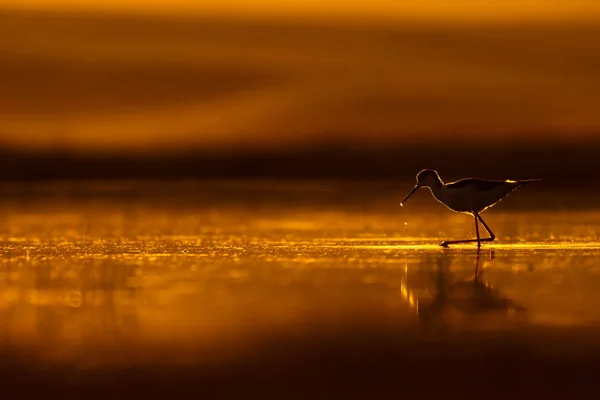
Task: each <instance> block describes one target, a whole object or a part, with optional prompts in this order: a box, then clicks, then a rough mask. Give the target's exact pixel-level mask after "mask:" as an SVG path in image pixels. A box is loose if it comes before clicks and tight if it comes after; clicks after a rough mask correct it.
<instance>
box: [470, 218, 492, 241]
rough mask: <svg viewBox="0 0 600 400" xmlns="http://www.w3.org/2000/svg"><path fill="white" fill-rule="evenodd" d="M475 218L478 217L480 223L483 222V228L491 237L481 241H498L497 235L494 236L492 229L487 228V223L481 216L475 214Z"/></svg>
mask: <svg viewBox="0 0 600 400" xmlns="http://www.w3.org/2000/svg"><path fill="white" fill-rule="evenodd" d="M475 216H476V217H477V219H478V220H479V222H481V224H482V225H483V227H484V228H485V230H486V231H487V233H488V235H490V237H489V238H487V239H481V240H482V241H486V242H491V241H493V240H494V239H496V235H494V232H492V230H491V229H490V227H489V226H487V224H486V223H485V221H484V220H483V218H481V215H479V214H477V213H475Z"/></svg>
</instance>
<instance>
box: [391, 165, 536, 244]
mask: <svg viewBox="0 0 600 400" xmlns="http://www.w3.org/2000/svg"><path fill="white" fill-rule="evenodd" d="M539 180H540V179H527V180H521V181H513V180H504V181H502V180H497V181H491V180H486V179H473V178H466V179H461V180H459V181H456V182H451V183H444V182H443V181H442V179H441V178H440V176H439V175H438V173H437V171H434V170H432V169H424V170H423V171H421V172H419V173H418V175H417V184H416V185H415V187H414V188H413V189H412V190H411V191H410V193H409V194H408V195H407V196H406V197H405V198H404V201H402V203H400V205H401V206H403V205H404V203H406V201H407V200H408V198H409V197H410V196H412V194H413V193H414V192H416V191H417V189H419V188H422V187H426V188H429V190H430V191H431V194H433V197H435V199H436V200H438V201H439V202H440V203H442V204H444V205H445V206H446V207H448V208H449V209H450V210H452V211H456V212H460V213H467V214H471V215H473V218H475V230H476V232H477V239H468V240H445V241H443V242H442V243H441V246H444V247H448V245H449V244H456V243H472V242H477V247H481V242H491V241H492V240H494V239H495V238H496V236H495V235H494V233H493V232H492V230H491V229H490V228H489V227H488V226H487V224H486V223H485V222H484V221H483V219H482V218H481V216H480V215H479V214H480V213H482V212H484V211H485V210H486V209H488V208H490V207H491V206H493V205H494V204H496V203H497V202H499V201H500V200H502V199H503V198H504V197H505V196H507V195H508V194H509V193H511V192H513V191H515V190H517V189H519V188H520V187H521V186H523V185H525V184H527V183H531V182H535V181H539ZM479 222H481V224H482V225H483V227H484V228H485V230H486V231H487V232H488V234H489V235H490V237H489V238H483V239H481V238H480V237H479Z"/></svg>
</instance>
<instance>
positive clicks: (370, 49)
mask: <svg viewBox="0 0 600 400" xmlns="http://www.w3.org/2000/svg"><path fill="white" fill-rule="evenodd" d="M72 3H76V4H77V5H78V6H80V7H83V8H85V7H86V5H87V6H88V7H99V8H104V9H105V10H108V9H112V10H126V9H129V10H133V9H137V10H138V11H140V12H141V11H143V10H146V11H148V10H159V9H162V10H167V9H168V10H171V11H177V10H179V11H182V10H184V9H185V8H186V7H190V9H194V10H196V11H198V12H199V14H208V13H210V12H212V13H216V12H217V11H219V12H220V13H221V14H227V15H233V11H231V10H233V9H234V8H235V10H237V11H236V12H237V13H238V15H240V13H241V12H242V10H250V11H248V12H247V15H250V16H258V15H264V14H265V12H266V10H270V11H271V12H272V13H285V12H287V15H288V16H290V15H296V16H298V15H305V16H307V15H313V16H314V15H319V14H320V15H321V16H324V15H325V14H327V15H329V17H331V16H334V15H337V16H343V15H345V16H349V15H354V17H356V18H358V17H359V16H364V15H365V14H367V13H366V12H365V10H366V8H365V7H368V10H370V15H371V16H374V15H378V16H379V17H380V18H384V17H389V16H394V18H400V17H401V16H402V17H403V18H406V17H407V16H411V18H417V17H419V18H421V19H427V18H429V19H431V20H435V19H439V18H441V17H442V16H444V17H447V18H448V19H449V20H451V21H452V20H453V18H454V22H455V23H454V24H450V25H447V26H446V27H445V28H443V29H442V28H439V27H437V26H436V25H431V24H428V25H419V24H413V25H410V26H408V25H402V24H395V25H394V24H392V25H386V26H383V25H382V26H368V27H364V26H363V27H359V26H354V25H352V24H349V25H348V26H347V27H343V26H339V25H338V26H337V27H336V28H332V27H328V26H327V24H324V25H323V24H321V25H319V26H317V25H314V26H313V25H310V24H303V23H302V22H294V23H284V24H279V25H274V24H269V23H266V22H264V21H262V22H252V23H250V22H247V21H246V22H242V21H237V22H233V21H231V20H226V19H219V18H214V19H212V20H211V19H197V20H196V19H193V18H192V19H181V18H177V17H169V18H167V17H163V16H158V17H157V18H156V19H145V18H135V17H131V16H130V17H127V18H129V19H124V18H121V17H118V18H117V17H115V16H112V15H104V16H101V17H96V16H94V15H93V13H91V14H86V15H80V14H77V13H75V14H65V15H60V14H44V13H39V14H36V13H23V14H18V13H15V14H7V13H0V88H2V90H0V149H1V148H2V147H5V146H6V147H12V148H25V149H37V148H39V149H48V148H58V149H70V150H74V151H78V150H83V151H113V150H116V149H123V150H127V151H130V150H134V151H149V150H151V151H163V150H165V149H174V150H181V149H187V148H189V147H190V146H195V147H207V146H216V147H225V148H231V147H236V146H255V147H265V146H280V145H284V144H285V145H292V146H293V145H296V144H297V143H313V142H315V141H318V140H324V139H331V140H334V141H359V142H362V143H379V144H381V143H386V142H387V141H391V142H398V141H400V142H402V141H406V140H411V141H414V140H422V139H425V140H432V139H434V138H438V137H445V138H453V139H456V140H463V139H464V140H473V139H474V138H475V139H476V140H478V141H481V140H493V141H496V142H500V141H521V140H524V139H529V140H539V139H547V138H549V137H550V138H559V139H561V140H571V141H573V140H581V139H586V138H595V137H597V134H598V132H600V118H598V111H597V108H598V107H597V106H598V104H600V68H598V65H600V25H587V27H586V28H583V29H582V28H581V27H582V26H584V25H582V24H579V23H570V24H566V25H552V24H549V25H544V26H542V25H539V24H533V23H531V21H542V20H547V19H548V18H550V17H549V16H553V17H552V18H553V19H556V20H563V19H565V18H566V17H569V18H571V17H573V18H575V17H578V18H583V17H584V16H585V17H593V18H595V16H600V13H599V10H600V1H596V0H594V1H584V0H580V1H557V0H549V1H541V0H540V1H534V0H526V1H513V0H504V1H502V2H492V1H487V2H485V3H484V2H477V3H478V4H479V3H484V4H485V6H484V7H483V8H482V7H481V6H477V7H473V4H474V3H475V2H473V1H471V2H468V1H452V2H450V1H444V2H441V1H436V2H434V1H419V2H410V3H409V2H403V1H391V0H373V1H369V2H366V1H358V0H345V1H341V0H334V1H330V2H327V3H323V2H321V1H317V0H303V1H296V0H294V1H288V2H277V3H275V2H268V1H266V0H257V1H252V2H250V1H242V0H233V1H232V0H229V1H226V2H221V1H217V0H214V1H213V0H210V1H202V2H197V1H183V0H170V1H159V0H151V1H144V2H141V1H138V0H119V1H102V2H100V1H98V2H94V3H92V2H89V1H88V2H84V1H80V2H72V1H66V0H14V1H13V0H0V4H3V5H5V6H6V5H13V6H14V5H15V4H18V5H19V6H20V7H32V8H35V9H37V8H38V7H41V6H42V5H44V6H46V7H47V8H48V9H55V10H58V9H61V7H67V4H72ZM413 3H414V4H418V5H414V4H413ZM542 3H543V4H544V5H543V6H541V5H540V4H542ZM142 4H143V6H142ZM198 4H200V5H198ZM324 4H326V5H324ZM411 4H412V5H411ZM434 4H435V5H436V7H433V5H434ZM367 5H368V6H367ZM234 6H235V7H234ZM286 10H287V11H286ZM296 11H298V12H296ZM300 11H302V13H304V14H302V13H300ZM326 11H327V12H326ZM509 16H512V17H511V19H510V20H511V21H513V20H518V19H521V20H526V21H529V22H525V21H521V22H522V25H521V27H517V26H511V25H510V24H489V22H490V21H491V20H496V21H501V20H503V18H504V21H506V19H507V18H508V17H509ZM329 17H328V18H329ZM464 18H467V19H470V20H471V21H474V22H481V21H487V23H488V25H486V24H485V23H484V24H483V25H482V26H479V27H476V28H473V27H472V26H470V24H464V21H465V19H464ZM523 23H524V24H525V25H523ZM528 24H529V25H528ZM469 26H470V27H469ZM595 26H599V27H598V28H595ZM482 133H483V134H482Z"/></svg>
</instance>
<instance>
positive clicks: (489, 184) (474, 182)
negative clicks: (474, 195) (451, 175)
mask: <svg viewBox="0 0 600 400" xmlns="http://www.w3.org/2000/svg"><path fill="white" fill-rule="evenodd" d="M507 183H515V184H516V183H517V182H512V181H490V180H487V179H474V178H465V179H461V180H458V181H456V182H450V183H447V184H446V188H448V189H463V188H466V187H468V186H474V187H476V188H477V190H480V191H487V190H492V189H495V188H497V187H498V186H502V185H506V184H507Z"/></svg>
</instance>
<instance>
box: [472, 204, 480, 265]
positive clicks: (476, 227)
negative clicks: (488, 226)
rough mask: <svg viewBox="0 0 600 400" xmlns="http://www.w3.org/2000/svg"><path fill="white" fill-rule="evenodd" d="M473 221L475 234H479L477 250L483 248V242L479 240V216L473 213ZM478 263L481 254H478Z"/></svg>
mask: <svg viewBox="0 0 600 400" xmlns="http://www.w3.org/2000/svg"><path fill="white" fill-rule="evenodd" d="M473 219H474V220H475V232H477V249H478V250H479V248H480V247H481V240H479V223H478V222H477V214H475V213H473ZM477 262H479V253H477Z"/></svg>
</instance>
